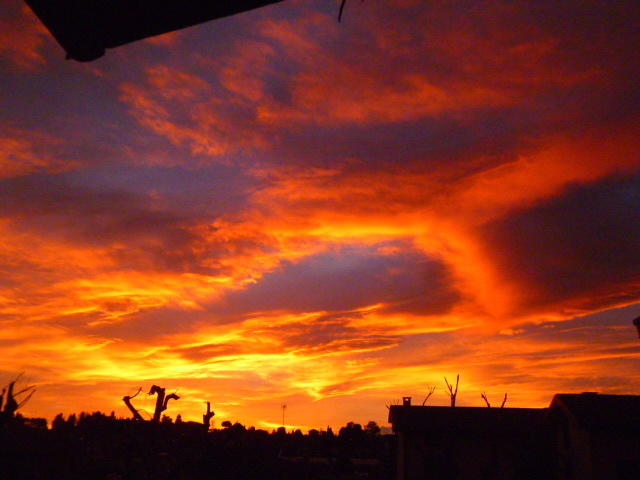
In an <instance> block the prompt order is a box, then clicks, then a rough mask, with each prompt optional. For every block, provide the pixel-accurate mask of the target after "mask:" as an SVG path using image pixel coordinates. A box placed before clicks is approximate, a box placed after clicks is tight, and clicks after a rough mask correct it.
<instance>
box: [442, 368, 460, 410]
mask: <svg viewBox="0 0 640 480" xmlns="http://www.w3.org/2000/svg"><path fill="white" fill-rule="evenodd" d="M444 383H446V384H447V389H448V390H449V397H451V406H452V407H455V406H456V397H457V396H458V384H459V383H460V374H458V375H457V376H456V388H455V390H454V389H453V387H452V386H451V385H449V382H448V380H447V377H444Z"/></svg>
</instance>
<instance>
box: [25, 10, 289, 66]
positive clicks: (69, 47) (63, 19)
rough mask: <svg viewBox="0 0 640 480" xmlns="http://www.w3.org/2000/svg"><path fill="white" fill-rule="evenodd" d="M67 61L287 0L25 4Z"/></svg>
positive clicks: (93, 55)
mask: <svg viewBox="0 0 640 480" xmlns="http://www.w3.org/2000/svg"><path fill="white" fill-rule="evenodd" d="M25 1H26V2H27V4H28V5H29V6H30V7H31V9H32V10H33V11H34V13H35V14H36V15H37V16H38V18H40V20H41V21H42V23H44V25H45V26H46V27H47V28H48V29H49V31H50V32H51V34H52V35H53V36H54V37H55V39H56V40H57V41H58V43H59V44H60V45H61V46H62V48H64V49H65V51H66V52H67V56H68V58H73V59H74V60H78V61H81V62H86V61H91V60H95V59H96V58H99V57H101V56H102V55H104V53H105V50H106V49H107V48H114V47H118V46H120V45H124V44H126V43H130V42H133V41H136V40H141V39H143V38H147V37H151V36H154V35H160V34H162V33H166V32H170V31H173V30H178V29H181V28H185V27H189V26H191V25H196V24H198V23H202V22H206V21H209V20H214V19H216V18H221V17H226V16H229V15H234V14H236V13H240V12H244V11H247V10H253V9H255V8H258V7H262V6H264V5H268V4H270V3H277V2H280V1H282V0H234V1H223V0H188V1H182V2H181V1H177V0H135V1H134V0H84V1H78V0H25Z"/></svg>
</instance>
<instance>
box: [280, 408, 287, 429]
mask: <svg viewBox="0 0 640 480" xmlns="http://www.w3.org/2000/svg"><path fill="white" fill-rule="evenodd" d="M280 408H282V428H284V411H285V410H286V409H287V404H286V403H283V404H282V405H280Z"/></svg>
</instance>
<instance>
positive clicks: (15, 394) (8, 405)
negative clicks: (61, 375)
mask: <svg viewBox="0 0 640 480" xmlns="http://www.w3.org/2000/svg"><path fill="white" fill-rule="evenodd" d="M22 375H23V374H22V373H20V374H19V375H18V376H17V377H16V379H15V380H13V381H11V382H9V384H8V385H7V386H6V387H4V388H3V389H2V395H0V411H1V412H2V413H3V415H4V416H5V417H13V416H14V415H15V413H16V412H17V411H18V409H19V408H21V407H22V406H24V404H26V403H27V402H28V401H29V400H30V399H31V397H32V396H33V394H34V393H35V391H36V387H35V385H27V386H26V387H23V388H21V389H19V390H17V391H15V388H16V383H18V381H19V380H20V378H21V377H22Z"/></svg>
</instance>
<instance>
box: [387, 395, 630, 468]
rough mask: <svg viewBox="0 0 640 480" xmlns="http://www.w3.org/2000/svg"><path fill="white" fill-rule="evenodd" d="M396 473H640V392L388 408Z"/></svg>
mask: <svg viewBox="0 0 640 480" xmlns="http://www.w3.org/2000/svg"><path fill="white" fill-rule="evenodd" d="M389 422H390V423H391V424H392V425H393V430H394V432H395V433H396V434H397V436H398V449H397V470H396V479H397V480H414V479H415V480H417V479H420V480H429V479H434V480H449V479H450V480H454V479H455V480H494V479H495V480H520V479H532V480H533V479H535V480H546V479H549V480H630V479H632V478H633V479H636V480H637V479H638V478H640V469H639V468H640V396H634V395H599V394H596V393H582V394H558V395H556V396H554V398H553V400H552V402H551V405H550V406H549V408H540V409H531V408H480V407H455V408H451V407H418V406H410V405H406V404H405V405H394V406H391V407H390V411H389Z"/></svg>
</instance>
